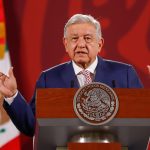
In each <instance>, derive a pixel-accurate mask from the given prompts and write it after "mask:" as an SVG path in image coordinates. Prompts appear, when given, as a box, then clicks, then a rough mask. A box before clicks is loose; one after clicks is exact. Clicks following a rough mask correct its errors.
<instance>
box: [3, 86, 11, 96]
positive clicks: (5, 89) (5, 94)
mask: <svg viewBox="0 0 150 150" xmlns="http://www.w3.org/2000/svg"><path fill="white" fill-rule="evenodd" d="M0 93H2V95H3V96H4V97H11V96H12V95H13V92H12V91H10V90H9V89H7V88H6V87H5V86H3V85H0Z"/></svg>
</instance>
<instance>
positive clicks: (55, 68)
mask: <svg viewBox="0 0 150 150" xmlns="http://www.w3.org/2000/svg"><path fill="white" fill-rule="evenodd" d="M70 63H71V61H69V62H65V63H61V64H59V65H56V66H53V67H51V68H49V69H46V70H44V71H43V73H44V74H47V73H52V72H59V71H62V70H64V69H65V68H66V67H67V66H68V65H69V64H70Z"/></svg>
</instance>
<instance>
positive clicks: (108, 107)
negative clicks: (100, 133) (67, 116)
mask: <svg viewBox="0 0 150 150" xmlns="http://www.w3.org/2000/svg"><path fill="white" fill-rule="evenodd" d="M73 106H74V111H75V113H76V115H77V116H78V117H79V119H81V120H82V121H83V122H85V123H87V124H90V125H103V124H106V123H108V122H109V121H111V120H112V119H113V118H114V116H115V115H116V113H117V111H118V107H119V102H118V97H117V95H116V93H115V92H114V90H113V89H112V88H111V87H109V86H108V85H106V84H104V83H100V82H93V83H90V84H87V85H85V86H83V87H82V88H79V89H78V91H77V92H76V94H75V96H74V102H73Z"/></svg>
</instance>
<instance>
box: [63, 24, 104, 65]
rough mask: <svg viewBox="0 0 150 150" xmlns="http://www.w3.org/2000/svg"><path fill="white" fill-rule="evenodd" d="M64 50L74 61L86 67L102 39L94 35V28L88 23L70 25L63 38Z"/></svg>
mask: <svg viewBox="0 0 150 150" xmlns="http://www.w3.org/2000/svg"><path fill="white" fill-rule="evenodd" d="M64 45H65V49H66V52H67V53H68V54H69V56H70V58H71V59H72V60H74V62H75V63H76V64H77V65H78V66H80V67H82V68H87V67H88V66H89V65H90V64H91V63H92V62H93V61H94V60H95V58H96V56H97V54H98V53H99V52H100V51H101V48H102V46H103V39H102V38H101V39H99V38H98V37H97V35H96V28H95V27H94V26H93V25H92V24H89V23H80V24H73V25H70V26H69V27H68V28H67V30H66V38H64Z"/></svg>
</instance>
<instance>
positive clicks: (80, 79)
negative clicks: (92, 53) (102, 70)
mask: <svg viewBox="0 0 150 150" xmlns="http://www.w3.org/2000/svg"><path fill="white" fill-rule="evenodd" d="M97 64H98V59H97V57H96V59H95V60H94V62H93V63H92V64H91V65H90V66H89V67H88V68H86V69H85V70H88V71H90V73H91V74H92V79H93V78H94V76H95V73H96V66H97ZM72 65H73V69H74V72H75V74H76V76H77V79H78V82H79V85H80V87H82V86H83V85H84V83H85V80H86V79H85V77H84V75H83V74H80V72H81V71H82V70H83V68H81V67H79V66H78V65H76V63H75V62H74V61H72Z"/></svg>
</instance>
